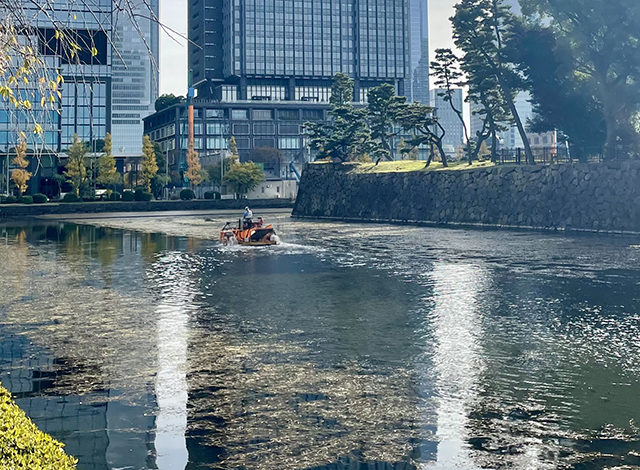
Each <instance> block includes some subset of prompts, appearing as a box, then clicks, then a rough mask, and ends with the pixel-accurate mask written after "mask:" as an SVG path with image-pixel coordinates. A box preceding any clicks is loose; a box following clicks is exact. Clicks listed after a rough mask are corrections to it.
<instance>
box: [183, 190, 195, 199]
mask: <svg viewBox="0 0 640 470" xmlns="http://www.w3.org/2000/svg"><path fill="white" fill-rule="evenodd" d="M195 197H196V195H195V194H194V193H193V191H191V190H190V189H183V190H182V191H180V199H182V200H183V201H190V200H191V199H195Z"/></svg>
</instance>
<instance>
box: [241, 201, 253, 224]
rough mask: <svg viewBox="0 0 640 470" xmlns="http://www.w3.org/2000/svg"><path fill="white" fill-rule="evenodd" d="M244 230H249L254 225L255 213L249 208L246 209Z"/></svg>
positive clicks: (243, 218) (243, 220) (243, 219)
mask: <svg viewBox="0 0 640 470" xmlns="http://www.w3.org/2000/svg"><path fill="white" fill-rule="evenodd" d="M242 222H243V224H242V225H243V228H245V229H248V228H251V225H252V224H253V212H251V209H249V206H247V207H245V208H244V215H243V216H242Z"/></svg>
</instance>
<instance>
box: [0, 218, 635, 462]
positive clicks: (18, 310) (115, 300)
mask: <svg viewBox="0 0 640 470" xmlns="http://www.w3.org/2000/svg"><path fill="white" fill-rule="evenodd" d="M268 215H269V219H270V220H273V221H274V222H275V224H276V228H277V230H278V232H279V234H280V236H281V238H282V241H283V244H282V245H280V246H276V247H270V248H258V249H256V248H244V247H230V248H225V247H221V246H219V245H218V244H217V243H216V238H217V230H218V228H219V226H220V225H221V223H223V222H224V221H226V220H223V219H224V218H230V217H231V216H230V215H227V214H225V215H224V216H223V215H220V214H218V215H215V214H214V215H210V216H208V217H206V218H205V217H204V216H193V217H185V216H160V217H127V218H118V217H109V218H106V219H99V220H92V219H90V218H89V219H84V220H82V221H81V223H80V224H74V223H71V222H62V221H46V222H34V223H32V224H28V225H23V226H22V225H12V226H4V227H0V235H2V243H0V260H2V261H1V265H2V283H1V284H0V338H1V339H0V380H1V381H2V383H3V385H4V386H6V387H8V388H9V389H10V390H11V391H12V392H13V393H14V394H15V396H16V397H17V402H18V404H19V405H20V406H22V407H23V408H24V409H25V410H26V411H27V413H28V414H29V416H31V417H32V418H33V419H34V420H35V421H36V423H37V424H38V425H39V426H40V427H41V428H42V429H43V430H45V431H47V432H50V433H51V434H53V435H54V437H56V438H58V439H60V440H62V441H63V442H65V443H66V445H67V451H68V452H70V453H71V454H73V455H75V456H76V457H78V458H79V460H80V463H79V465H78V468H79V469H81V470H84V469H96V470H106V469H155V468H159V469H167V470H169V469H171V470H173V469H178V470H179V469H239V468H246V469H284V470H305V469H314V470H334V469H352V468H359V469H365V468H370V469H374V468H375V469H385V470H388V469H402V470H405V469H406V470H410V469H443V470H444V469H476V468H515V469H545V468H549V469H555V468H575V469H601V468H602V469H604V468H638V467H639V466H640V431H639V430H638V423H639V422H640V407H639V406H638V399H639V397H640V384H639V383H638V377H639V376H640V360H639V358H640V331H639V329H640V321H639V320H640V288H639V282H640V269H639V268H638V259H639V257H640V241H639V240H635V239H632V238H616V237H598V236H567V235H563V234H553V233H534V232H506V231H482V230H472V231H470V230H450V229H442V228H416V227H401V226H388V225H373V224H372V225H354V224H342V223H329V222H324V223H317V222H308V221H293V220H291V219H289V218H288V217H287V214H286V213H283V212H282V211H275V212H270V213H269V214H268ZM625 466H626V467H625Z"/></svg>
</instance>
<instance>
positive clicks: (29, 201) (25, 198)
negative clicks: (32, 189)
mask: <svg viewBox="0 0 640 470" xmlns="http://www.w3.org/2000/svg"><path fill="white" fill-rule="evenodd" d="M18 202H19V203H20V204H33V198H32V197H31V196H20V197H19V198H18Z"/></svg>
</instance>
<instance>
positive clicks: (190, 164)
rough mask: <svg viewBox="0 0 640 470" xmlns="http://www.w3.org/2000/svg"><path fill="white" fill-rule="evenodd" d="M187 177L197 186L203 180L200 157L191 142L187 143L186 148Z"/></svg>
mask: <svg viewBox="0 0 640 470" xmlns="http://www.w3.org/2000/svg"><path fill="white" fill-rule="evenodd" d="M187 179H188V180H189V183H191V185H192V186H198V185H199V184H200V183H202V181H203V180H204V177H203V175H202V166H201V165H200V157H199V156H198V152H196V151H195V149H194V148H193V145H192V144H190V145H189V149H188V150H187Z"/></svg>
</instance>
